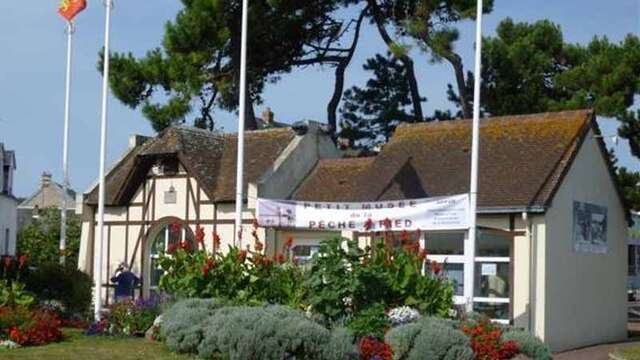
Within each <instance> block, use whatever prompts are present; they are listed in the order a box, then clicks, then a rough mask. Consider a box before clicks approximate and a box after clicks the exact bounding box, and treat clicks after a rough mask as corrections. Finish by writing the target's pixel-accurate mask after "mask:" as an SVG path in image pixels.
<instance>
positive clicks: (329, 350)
mask: <svg viewBox="0 0 640 360" xmlns="http://www.w3.org/2000/svg"><path fill="white" fill-rule="evenodd" d="M222 305H224V301H221V300H199V299H190V300H183V301H180V302H178V303H176V304H175V305H174V306H173V307H171V308H170V309H169V310H168V311H167V312H166V313H165V314H163V323H162V325H161V329H160V333H161V338H163V339H164V340H165V342H166V344H167V346H168V347H169V349H171V350H173V351H176V352H181V353H194V354H198V355H199V356H200V357H203V358H212V357H221V358H225V359H278V360H280V359H289V358H296V359H320V360H322V359H327V360H353V359H357V357H358V352H357V350H356V347H355V345H354V338H353V335H352V334H351V332H349V331H348V330H347V329H345V328H336V329H334V330H333V331H332V332H330V331H329V330H327V329H326V328H325V327H323V326H321V325H320V324H318V323H316V322H314V321H311V320H309V319H307V318H306V317H305V316H304V313H302V312H301V311H298V310H294V309H291V308H289V307H286V306H272V305H269V306H261V307H246V306H231V307H223V306H222Z"/></svg>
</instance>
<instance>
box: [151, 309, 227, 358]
mask: <svg viewBox="0 0 640 360" xmlns="http://www.w3.org/2000/svg"><path fill="white" fill-rule="evenodd" d="M224 305H225V302H224V301H222V300H218V299H206V300H204V299H188V300H182V301H179V302H177V303H176V304H174V305H173V306H172V307H171V308H169V309H168V310H167V311H166V312H165V313H164V314H163V321H162V326H161V328H160V337H161V338H162V339H164V340H165V343H166V344H167V346H168V347H169V349H171V350H173V351H176V352H179V353H196V352H197V349H198V345H199V344H200V342H201V341H202V338H203V332H204V329H203V324H204V322H206V321H207V320H208V319H209V317H210V316H211V315H213V314H214V313H215V311H216V310H218V309H219V308H221V307H222V306H224Z"/></svg>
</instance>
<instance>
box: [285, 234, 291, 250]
mask: <svg viewBox="0 0 640 360" xmlns="http://www.w3.org/2000/svg"><path fill="white" fill-rule="evenodd" d="M284 246H285V247H286V248H287V249H291V247H292V246H293V236H289V237H288V238H287V241H286V242H285V243H284Z"/></svg>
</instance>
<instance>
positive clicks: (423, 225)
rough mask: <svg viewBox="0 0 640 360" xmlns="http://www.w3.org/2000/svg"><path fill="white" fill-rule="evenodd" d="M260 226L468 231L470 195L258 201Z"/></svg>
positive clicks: (316, 228) (318, 228) (335, 229)
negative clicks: (405, 198) (371, 199)
mask: <svg viewBox="0 0 640 360" xmlns="http://www.w3.org/2000/svg"><path fill="white" fill-rule="evenodd" d="M256 208H257V218H258V224H259V225H260V226H264V227H278V228H296V229H306V230H321V231H342V230H345V231H381V230H385V228H386V227H387V226H389V227H390V230H393V231H399V230H417V229H420V230H461V229H467V228H468V227H469V222H468V211H469V196H468V195H467V194H462V195H453V196H443V197H433V198H423V199H411V200H396V201H380V202H358V203H356V202H350V203H330V202H310V201H288V200H271V199H258V203H257V206H256Z"/></svg>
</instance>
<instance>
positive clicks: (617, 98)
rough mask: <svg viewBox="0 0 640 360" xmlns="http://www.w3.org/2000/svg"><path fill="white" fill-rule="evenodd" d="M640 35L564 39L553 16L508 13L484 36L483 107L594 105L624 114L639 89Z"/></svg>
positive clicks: (514, 109) (498, 110)
mask: <svg viewBox="0 0 640 360" xmlns="http://www.w3.org/2000/svg"><path fill="white" fill-rule="evenodd" d="M638 74H640V39H639V38H638V37H636V36H633V35H628V36H627V37H626V38H625V40H623V41H622V42H620V43H612V42H611V41H609V40H608V39H607V38H606V37H601V38H600V37H595V38H593V39H592V40H591V41H590V42H589V43H588V44H587V45H580V44H569V43H565V41H564V38H563V34H562V30H561V29H560V27H559V26H557V25H556V24H553V23H552V22H550V21H548V20H541V21H538V22H535V23H514V22H513V20H511V19H509V18H507V19H505V20H503V21H502V22H501V23H500V24H499V26H498V28H497V31H496V36H495V37H489V38H485V39H484V40H483V71H482V107H483V109H484V111H485V112H486V113H487V114H490V115H506V114H523V113H535V112H544V111H556V110H566V109H579V108H594V109H595V110H596V112H597V113H598V114H599V115H602V116H610V117H621V116H623V115H624V114H625V113H626V111H627V109H628V108H629V107H630V106H631V105H633V99H634V95H636V94H638V92H639V91H640V82H639V79H640V77H639V76H638Z"/></svg>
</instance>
